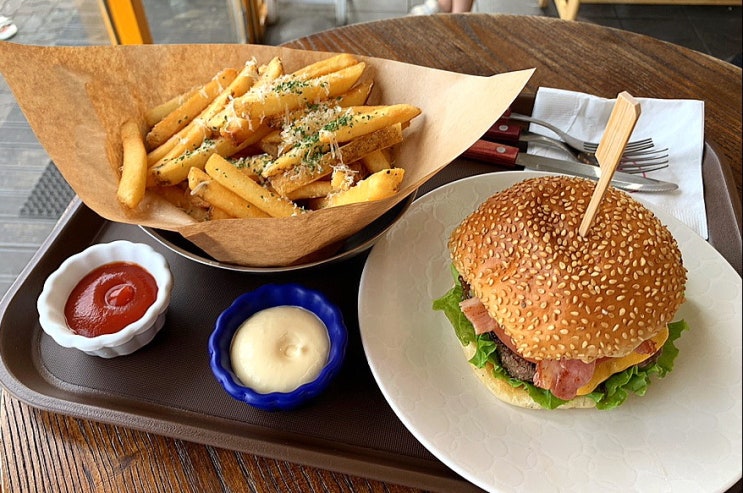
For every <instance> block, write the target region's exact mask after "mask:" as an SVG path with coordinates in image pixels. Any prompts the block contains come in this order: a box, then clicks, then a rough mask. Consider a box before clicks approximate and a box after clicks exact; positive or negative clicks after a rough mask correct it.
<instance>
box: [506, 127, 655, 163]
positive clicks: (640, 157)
mask: <svg viewBox="0 0 743 493" xmlns="http://www.w3.org/2000/svg"><path fill="white" fill-rule="evenodd" d="M520 140H521V141H522V142H528V143H534V144H541V145H547V146H549V147H552V148H554V149H558V150H560V151H562V152H563V153H565V155H566V156H567V157H569V158H570V159H572V160H574V161H577V162H580V163H586V164H592V165H594V166H598V160H597V159H596V154H594V153H591V152H585V151H577V150H575V149H573V148H571V147H569V146H567V145H565V143H564V142H562V141H560V140H557V139H553V138H552V137H547V136H546V135H541V134H535V133H532V132H522V133H521V136H520ZM667 167H668V149H659V150H655V149H646V150H638V151H632V152H630V153H627V152H625V153H624V154H623V155H622V160H621V161H620V162H619V168H618V169H619V170H621V171H624V172H625V173H649V172H650V171H656V170H659V169H663V168H667Z"/></svg>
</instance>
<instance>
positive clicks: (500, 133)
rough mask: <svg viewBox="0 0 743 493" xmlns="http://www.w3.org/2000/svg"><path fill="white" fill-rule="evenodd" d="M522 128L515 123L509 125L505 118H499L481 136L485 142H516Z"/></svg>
mask: <svg viewBox="0 0 743 493" xmlns="http://www.w3.org/2000/svg"><path fill="white" fill-rule="evenodd" d="M523 131H524V128H523V127H522V126H521V125H518V124H516V123H511V122H510V121H509V120H507V119H506V118H499V119H498V120H496V122H495V123H494V124H493V125H491V127H490V128H489V129H488V130H487V131H486V132H485V134H484V135H483V136H482V138H483V139H485V140H490V141H493V142H501V141H505V142H518V141H519V139H520V138H521V132H523Z"/></svg>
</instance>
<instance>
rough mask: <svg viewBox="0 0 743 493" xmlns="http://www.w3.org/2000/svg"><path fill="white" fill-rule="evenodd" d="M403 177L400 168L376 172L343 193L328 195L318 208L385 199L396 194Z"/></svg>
mask: <svg viewBox="0 0 743 493" xmlns="http://www.w3.org/2000/svg"><path fill="white" fill-rule="evenodd" d="M404 176H405V170H404V169H402V168H392V169H385V170H382V171H378V172H377V173H374V174H373V175H369V176H368V177H367V178H365V179H363V180H361V181H360V182H358V183H357V184H356V185H354V186H352V187H351V188H349V189H348V190H345V191H343V192H338V193H334V194H331V195H328V196H327V197H326V199H325V200H324V201H323V203H322V204H320V205H319V207H323V208H324V207H337V206H340V205H346V204H354V203H357V202H370V201H373V200H381V199H386V198H387V197H391V196H393V195H394V194H396V193H397V190H398V189H399V187H400V183H401V182H402V179H403V178H404Z"/></svg>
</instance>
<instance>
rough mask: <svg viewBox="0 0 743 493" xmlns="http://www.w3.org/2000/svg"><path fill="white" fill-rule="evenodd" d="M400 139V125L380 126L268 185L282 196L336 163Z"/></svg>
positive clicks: (321, 174) (292, 170)
mask: <svg viewBox="0 0 743 493" xmlns="http://www.w3.org/2000/svg"><path fill="white" fill-rule="evenodd" d="M399 142H402V125H401V124H396V125H392V126H390V127H387V128H383V129H381V130H378V131H376V132H373V133H371V134H368V135H365V136H364V137H363V138H359V139H356V140H352V141H351V142H349V143H347V144H346V145H343V146H341V147H340V148H338V149H337V150H336V151H335V152H328V153H326V154H325V155H324V156H323V157H322V158H321V159H319V160H318V161H317V162H316V163H313V164H312V166H297V167H294V168H292V169H290V170H288V171H285V172H283V173H281V174H278V175H274V176H272V177H271V178H270V182H271V186H272V187H273V188H274V190H276V191H277V192H278V193H279V194H280V195H283V196H286V195H288V194H290V193H291V192H293V191H294V190H296V189H298V188H300V187H302V186H304V185H306V184H308V183H311V182H313V181H315V180H319V179H320V178H323V177H325V176H327V175H328V174H330V173H331V172H332V171H333V166H335V165H337V164H339V163H353V162H355V161H358V160H359V159H361V158H362V157H364V156H366V155H367V154H369V153H371V152H374V151H375V150H378V149H384V148H386V147H390V146H393V145H395V144H397V143H399Z"/></svg>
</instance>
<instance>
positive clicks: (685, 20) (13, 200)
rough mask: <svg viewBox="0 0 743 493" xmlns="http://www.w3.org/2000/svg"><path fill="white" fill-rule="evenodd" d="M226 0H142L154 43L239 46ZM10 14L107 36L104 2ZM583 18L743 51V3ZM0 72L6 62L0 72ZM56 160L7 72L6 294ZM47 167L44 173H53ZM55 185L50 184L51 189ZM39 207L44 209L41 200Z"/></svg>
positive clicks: (292, 33)
mask: <svg viewBox="0 0 743 493" xmlns="http://www.w3.org/2000/svg"><path fill="white" fill-rule="evenodd" d="M419 1H422V0H349V1H348V4H347V5H348V22H349V23H356V22H366V21H372V20H377V19H383V18H389V17H396V16H402V15H405V14H406V13H407V11H408V10H409V8H410V7H411V4H414V3H419ZM230 3H231V2H229V1H227V0H144V4H145V8H146V11H147V16H148V20H149V24H150V29H151V31H152V35H153V38H154V41H155V42H156V43H210V42H211V43H233V42H235V41H237V40H238V37H237V34H236V30H235V28H234V25H233V23H232V19H231V16H230V15H229V13H228V8H227V6H228V5H229V4H230ZM269 3H272V4H273V3H275V2H269ZM473 10H474V11H475V12H488V13H490V12H492V13H509V14H523V15H547V16H551V17H556V16H557V12H556V10H555V8H554V6H553V5H550V7H548V8H547V9H545V10H544V11H542V10H540V9H539V8H538V7H537V0H477V1H476V4H475V7H474V9H473ZM276 12H277V15H278V20H277V22H276V23H274V24H273V25H272V26H270V27H269V29H268V31H267V33H266V36H265V40H264V42H265V43H266V44H279V43H282V42H284V41H287V40H290V39H294V38H297V37H301V36H304V35H308V34H312V33H314V32H318V31H322V30H325V29H330V28H332V27H334V26H335V13H334V12H335V11H334V6H333V4H332V2H328V1H322V0H311V1H305V2H298V1H293V2H283V1H279V2H278V9H277V11H276ZM0 15H5V16H9V17H12V18H13V19H14V20H15V22H16V24H17V25H18V28H19V32H18V34H17V35H16V36H15V37H14V38H13V40H12V41H13V42H17V43H24V44H37V45H91V44H107V43H108V42H109V40H108V36H107V33H106V30H105V28H104V25H103V23H102V22H101V16H100V12H99V9H98V4H97V1H96V0H0ZM578 20H579V21H585V22H593V23H597V24H601V25H606V26H611V27H616V28H620V29H624V30H628V31H634V32H639V33H643V34H647V35H650V36H654V37H656V38H659V39H662V40H665V41H669V42H672V43H676V44H679V45H683V46H686V47H689V48H692V49H694V50H697V51H701V52H703V53H707V54H709V55H712V56H715V57H718V58H721V59H724V60H729V59H731V57H733V56H734V55H736V54H738V53H740V51H741V8H740V7H725V6H659V5H642V6H641V5H626V4H622V5H609V4H584V5H583V6H582V7H581V9H580V12H579V15H578ZM1 70H2V69H1V68H0V71H1ZM48 164H49V158H48V156H47V154H46V153H45V151H44V150H43V149H42V148H41V147H40V145H39V144H38V142H37V141H36V139H35V137H34V135H33V133H32V132H31V130H30V129H29V127H28V124H27V123H26V120H25V118H24V117H23V114H22V113H21V112H20V110H19V108H18V106H17V105H16V103H15V100H14V99H13V96H12V94H11V93H10V91H9V89H8V87H7V86H6V85H5V82H4V81H3V80H2V79H0V258H2V260H1V261H0V295H2V294H4V293H5V292H6V291H7V289H8V288H9V287H10V285H11V284H12V282H13V280H14V279H15V278H16V277H17V275H18V274H19V273H20V271H21V270H22V268H23V267H24V266H25V265H26V263H27V262H28V260H29V259H30V258H31V257H32V255H33V253H34V252H35V251H36V249H37V248H38V246H39V245H40V244H41V243H42V242H43V240H44V239H45V237H46V236H47V235H48V233H49V231H50V230H51V228H52V227H53V226H54V223H55V222H56V218H57V217H58V216H59V214H60V213H61V210H62V209H63V208H64V204H65V203H66V200H67V197H68V196H67V195H66V194H65V190H64V186H62V187H60V186H58V182H55V180H54V179H52V180H47V179H46V178H43V179H42V177H43V176H46V177H48V176H50V175H51V174H52V173H51V172H52V171H54V170H53V169H52V170H51V171H50V170H47V167H48ZM45 171H46V175H45ZM50 183H51V185H52V186H49V185H50ZM39 204H41V207H39Z"/></svg>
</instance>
